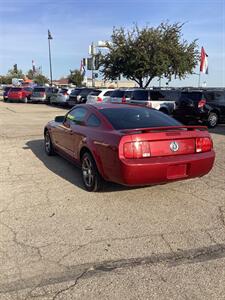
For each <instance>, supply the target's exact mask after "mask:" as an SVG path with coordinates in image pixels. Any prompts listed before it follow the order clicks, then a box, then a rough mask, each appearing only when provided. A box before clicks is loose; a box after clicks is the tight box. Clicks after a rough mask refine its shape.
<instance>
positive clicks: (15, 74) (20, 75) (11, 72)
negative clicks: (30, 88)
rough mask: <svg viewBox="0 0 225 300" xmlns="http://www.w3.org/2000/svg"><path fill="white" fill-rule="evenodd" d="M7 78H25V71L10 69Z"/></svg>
mask: <svg viewBox="0 0 225 300" xmlns="http://www.w3.org/2000/svg"><path fill="white" fill-rule="evenodd" d="M6 76H7V77H9V78H24V74H23V71H22V70H20V69H18V70H15V69H9V70H8V73H7V75H6Z"/></svg>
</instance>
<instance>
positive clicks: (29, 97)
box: [3, 86, 225, 127]
mask: <svg viewBox="0 0 225 300" xmlns="http://www.w3.org/2000/svg"><path fill="white" fill-rule="evenodd" d="M3 97H4V100H8V101H16V100H17V101H22V102H30V103H35V102H42V103H47V104H54V105H61V106H66V107H70V108H71V107H73V106H74V105H77V104H84V103H87V104H95V103H114V104H132V105H139V106H146V107H151V108H154V109H157V110H159V111H161V112H163V113H165V114H168V115H172V116H173V117H174V118H176V119H177V120H179V121H181V122H182V123H184V124H189V123H193V122H194V123H196V122H200V123H202V124H206V125H207V126H209V127H215V126H216V125H217V124H218V123H223V122H225V89H222V88H211V89H209V88H208V89H206V88H205V89H200V88H198V89H196V88H195V89H194V88H183V89H182V88H176V89H175V88H173V89H163V88H154V89H141V88H130V89H125V88H124V89H114V90H113V89H96V88H88V87H77V88H75V89H71V88H56V87H43V86H41V87H35V88H34V89H33V90H32V89H31V88H22V87H13V88H7V87H6V88H5V91H4V95H3Z"/></svg>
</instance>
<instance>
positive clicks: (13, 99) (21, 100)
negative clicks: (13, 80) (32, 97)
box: [7, 97, 25, 102]
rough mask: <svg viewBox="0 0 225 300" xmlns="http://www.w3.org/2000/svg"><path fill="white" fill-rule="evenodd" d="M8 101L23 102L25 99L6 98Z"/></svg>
mask: <svg viewBox="0 0 225 300" xmlns="http://www.w3.org/2000/svg"><path fill="white" fill-rule="evenodd" d="M7 100H8V101H15V102H24V101H25V98H11V97H10V98H9V97H8V98H7Z"/></svg>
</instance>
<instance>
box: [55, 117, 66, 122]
mask: <svg viewBox="0 0 225 300" xmlns="http://www.w3.org/2000/svg"><path fill="white" fill-rule="evenodd" d="M64 119H65V116H56V117H55V122H57V123H62V122H63V121H64Z"/></svg>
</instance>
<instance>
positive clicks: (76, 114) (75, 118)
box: [66, 107, 87, 124]
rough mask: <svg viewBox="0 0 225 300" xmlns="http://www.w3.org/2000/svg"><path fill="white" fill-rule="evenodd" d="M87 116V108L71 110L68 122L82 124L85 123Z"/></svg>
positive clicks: (67, 118) (67, 117)
mask: <svg viewBox="0 0 225 300" xmlns="http://www.w3.org/2000/svg"><path fill="white" fill-rule="evenodd" d="M86 114H87V109H86V108H84V107H77V108H74V109H73V110H71V111H70V112H69V113H68V114H67V116H66V120H68V121H72V122H74V123H78V124H79V123H80V122H82V121H84V119H85V116H86Z"/></svg>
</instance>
